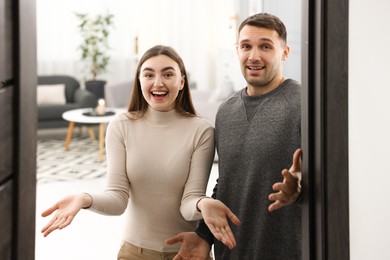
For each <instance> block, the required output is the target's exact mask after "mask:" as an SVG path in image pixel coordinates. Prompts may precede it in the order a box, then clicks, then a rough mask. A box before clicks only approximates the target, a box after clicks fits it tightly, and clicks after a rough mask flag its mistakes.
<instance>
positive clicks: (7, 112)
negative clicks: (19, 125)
mask: <svg viewBox="0 0 390 260" xmlns="http://www.w3.org/2000/svg"><path fill="white" fill-rule="evenodd" d="M12 101H13V88H12V87H5V88H3V89H0V104H1V105H0V106H1V109H0V140H1V145H0V184H1V183H3V181H4V180H5V179H7V178H8V177H10V176H11V174H12V161H13V160H12V158H13V113H12V112H13V111H12V110H13V109H12V107H13V105H12ZM0 212H1V211H0Z"/></svg>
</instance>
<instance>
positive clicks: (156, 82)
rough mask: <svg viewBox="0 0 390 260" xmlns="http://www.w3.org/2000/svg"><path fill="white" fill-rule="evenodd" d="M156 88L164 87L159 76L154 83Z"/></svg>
mask: <svg viewBox="0 0 390 260" xmlns="http://www.w3.org/2000/svg"><path fill="white" fill-rule="evenodd" d="M154 86H156V87H160V86H164V83H163V79H162V78H161V77H158V76H157V77H156V80H155V81H154Z"/></svg>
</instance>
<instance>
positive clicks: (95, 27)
mask: <svg viewBox="0 0 390 260" xmlns="http://www.w3.org/2000/svg"><path fill="white" fill-rule="evenodd" d="M76 16H77V18H78V19H79V24H78V29H79V32H80V34H81V36H82V38H83V40H82V42H81V44H80V46H79V50H80V52H81V60H82V61H83V62H85V63H86V66H87V70H88V72H89V73H90V76H91V77H92V78H91V79H90V80H87V81H86V82H85V87H86V89H87V90H89V91H91V92H92V93H94V94H95V95H96V96H97V97H98V98H104V86H105V84H106V81H105V80H98V79H97V76H98V75H100V74H101V73H103V72H105V71H106V70H107V66H108V63H109V60H110V56H109V54H108V51H109V50H110V47H109V45H108V38H109V35H110V28H111V27H112V26H113V18H114V16H113V15H112V14H110V13H107V14H105V15H101V14H99V15H96V16H94V17H91V16H90V15H88V14H82V13H76Z"/></svg>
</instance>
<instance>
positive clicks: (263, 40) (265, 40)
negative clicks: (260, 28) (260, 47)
mask: <svg viewBox="0 0 390 260" xmlns="http://www.w3.org/2000/svg"><path fill="white" fill-rule="evenodd" d="M248 42H250V40H249V39H243V40H241V41H240V43H248ZM259 42H269V43H272V44H273V43H274V42H273V41H272V40H271V39H269V38H260V40H259Z"/></svg>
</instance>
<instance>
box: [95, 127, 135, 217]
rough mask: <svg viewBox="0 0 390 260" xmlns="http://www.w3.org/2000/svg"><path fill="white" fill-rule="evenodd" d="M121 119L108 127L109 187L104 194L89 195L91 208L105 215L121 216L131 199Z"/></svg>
mask: <svg viewBox="0 0 390 260" xmlns="http://www.w3.org/2000/svg"><path fill="white" fill-rule="evenodd" d="M124 133H125V132H124V131H123V129H121V124H120V119H118V120H113V121H111V122H110V123H109V125H108V127H107V134H106V151H107V152H106V154H107V186H106V189H105V191H104V192H102V193H96V194H89V195H90V196H91V197H92V199H93V203H92V205H91V207H90V208H89V209H90V210H92V211H95V212H97V213H100V214H104V215H120V214H122V213H123V212H124V211H125V209H126V207H127V202H128V199H129V189H130V183H129V180H128V177H127V173H126V147H125V144H124Z"/></svg>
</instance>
